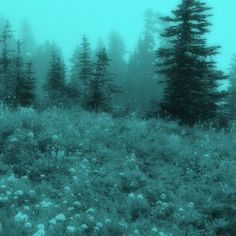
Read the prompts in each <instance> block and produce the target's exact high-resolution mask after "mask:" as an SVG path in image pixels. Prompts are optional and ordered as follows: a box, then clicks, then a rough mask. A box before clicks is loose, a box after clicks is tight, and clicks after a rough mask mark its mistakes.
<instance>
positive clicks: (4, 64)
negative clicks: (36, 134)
mask: <svg viewBox="0 0 236 236" xmlns="http://www.w3.org/2000/svg"><path fill="white" fill-rule="evenodd" d="M12 37H13V35H12V30H11V25H10V23H9V22H8V21H7V22H6V24H5V26H4V27H3V32H2V34H1V41H0V42H1V44H2V52H1V57H0V76H1V78H0V79H1V88H0V92H1V100H2V102H4V103H7V104H9V105H13V100H14V96H15V94H14V91H15V80H14V75H13V74H14V70H13V56H12V50H11V46H10V43H11V39H12Z"/></svg>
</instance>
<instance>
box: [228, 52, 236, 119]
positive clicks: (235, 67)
mask: <svg viewBox="0 0 236 236" xmlns="http://www.w3.org/2000/svg"><path fill="white" fill-rule="evenodd" d="M229 79H230V89H229V90H230V96H229V110H230V114H231V117H232V118H233V119H234V120H236V55H234V57H233V59H232V63H231V68H230V75H229Z"/></svg>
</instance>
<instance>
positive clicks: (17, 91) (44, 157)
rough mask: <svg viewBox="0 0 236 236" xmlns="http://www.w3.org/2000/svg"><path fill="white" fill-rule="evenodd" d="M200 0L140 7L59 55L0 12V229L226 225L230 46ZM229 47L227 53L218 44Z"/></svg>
mask: <svg viewBox="0 0 236 236" xmlns="http://www.w3.org/2000/svg"><path fill="white" fill-rule="evenodd" d="M211 14H212V8H211V7H209V6H208V4H207V3H205V1H202V0H181V1H180V3H179V4H178V5H177V6H176V8H175V9H173V11H172V12H171V13H169V16H165V15H162V14H160V13H159V12H158V11H157V10H153V9H147V10H146V11H145V13H144V18H143V21H144V28H143V31H142V32H140V37H139V38H138V39H137V43H136V45H135V46H134V50H132V51H129V52H127V48H126V42H125V40H124V38H123V37H122V36H121V34H120V33H119V32H118V31H115V30H114V31H112V32H111V33H110V35H109V40H108V42H107V43H106V42H104V41H103V40H102V39H100V40H99V41H98V42H97V46H96V47H94V48H93V47H92V46H91V43H90V39H89V37H88V36H87V35H86V34H84V35H81V38H79V39H78V45H77V46H76V45H75V49H74V51H73V52H72V53H71V56H70V61H67V60H66V59H65V56H64V55H63V50H62V49H61V48H60V47H59V46H58V45H57V43H56V42H55V41H45V42H40V43H38V40H37V38H35V36H34V32H33V29H32V28H31V26H30V23H29V22H28V21H26V20H25V21H23V22H22V24H21V29H20V32H17V33H16V32H15V31H14V29H13V27H12V25H11V22H10V21H8V20H7V19H5V18H3V17H2V18H0V209H1V210H0V235H3V236H21V235H22V236H27V235H31V236H47V235H49V236H51V235H52V236H53V235H57V236H60V235H95V236H99V235H101V236H103V235H108V236H109V235H111V236H113V235H114V236H116V235H117V236H119V235H125V236H126V235H127V236H128V235H143V236H146V235H148V236H149V235H150V236H152V235H153V236H154V235H158V236H197V235H199V236H200V235H201V236H233V235H236V227H235V225H236V204H235V203H236V181H235V173H236V159H235V156H236V155H235V154H236V54H235V55H232V62H231V65H229V68H230V70H229V71H222V70H221V69H219V68H218V62H217V59H216V58H217V57H216V56H217V55H218V53H219V50H220V48H221V47H224V45H209V42H208V37H207V35H208V33H210V32H211V27H212V22H211ZM232 54H233V53H232Z"/></svg>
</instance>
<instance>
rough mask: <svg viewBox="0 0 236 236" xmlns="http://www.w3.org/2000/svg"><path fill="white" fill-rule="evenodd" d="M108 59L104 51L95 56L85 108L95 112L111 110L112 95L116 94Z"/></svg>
mask: <svg viewBox="0 0 236 236" xmlns="http://www.w3.org/2000/svg"><path fill="white" fill-rule="evenodd" d="M109 62H110V60H109V58H108V55H107V51H106V49H103V50H100V51H99V52H98V54H97V62H96V63H95V66H94V72H93V77H92V80H91V82H90V89H89V92H90V94H89V98H88V101H87V108H88V109H89V110H93V111H96V112H99V111H104V112H109V111H111V110H112V107H111V104H112V94H113V93H115V92H116V86H115V85H114V84H113V81H112V75H111V74H110V73H109V70H108V68H109Z"/></svg>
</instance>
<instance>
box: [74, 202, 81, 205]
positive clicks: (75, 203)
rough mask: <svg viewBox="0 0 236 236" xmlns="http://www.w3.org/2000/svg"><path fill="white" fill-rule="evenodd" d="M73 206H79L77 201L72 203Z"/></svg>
mask: <svg viewBox="0 0 236 236" xmlns="http://www.w3.org/2000/svg"><path fill="white" fill-rule="evenodd" d="M73 205H74V206H81V203H80V202H79V201H75V202H74V203H73Z"/></svg>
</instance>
